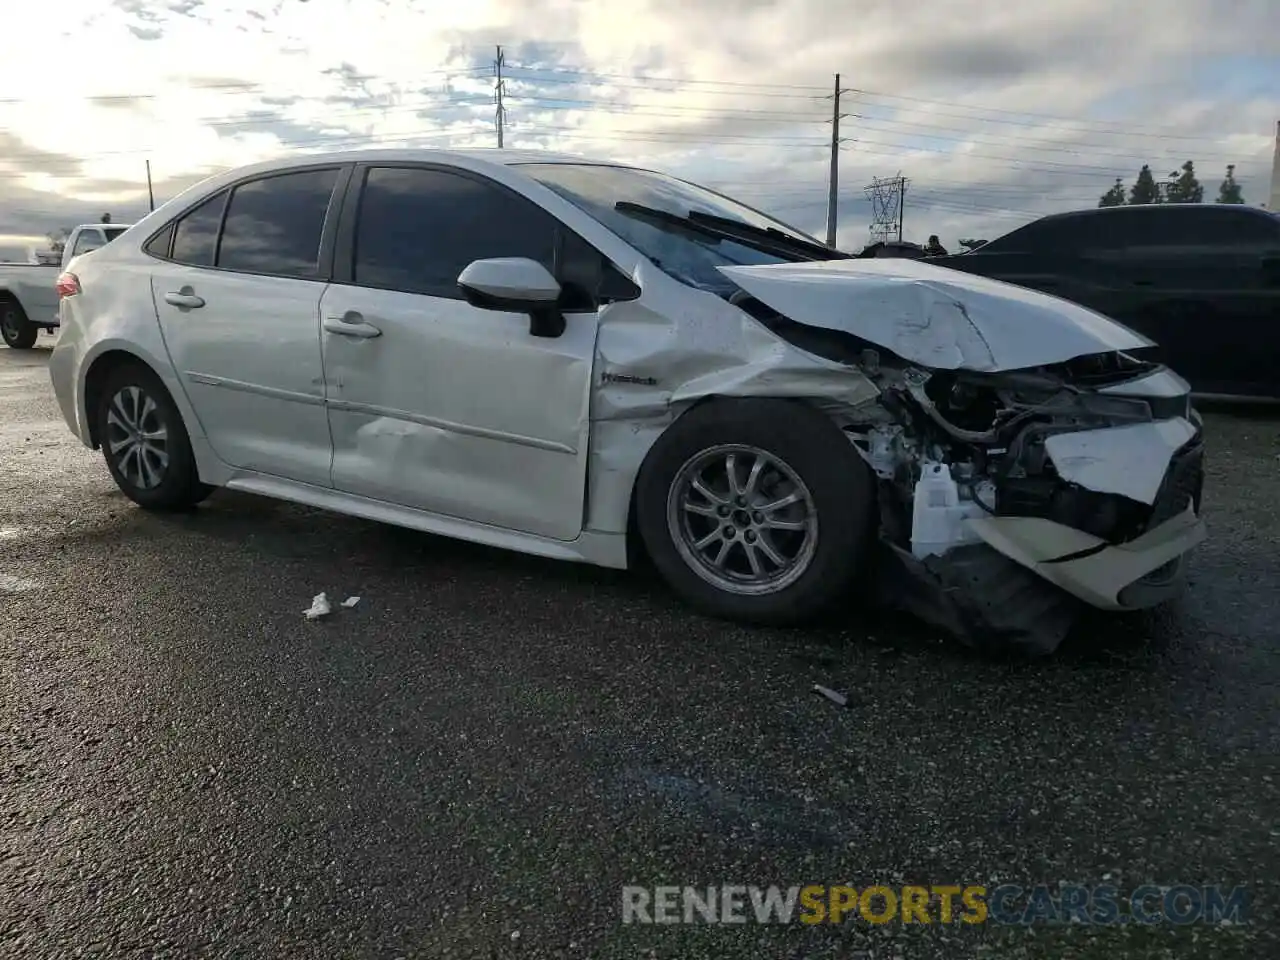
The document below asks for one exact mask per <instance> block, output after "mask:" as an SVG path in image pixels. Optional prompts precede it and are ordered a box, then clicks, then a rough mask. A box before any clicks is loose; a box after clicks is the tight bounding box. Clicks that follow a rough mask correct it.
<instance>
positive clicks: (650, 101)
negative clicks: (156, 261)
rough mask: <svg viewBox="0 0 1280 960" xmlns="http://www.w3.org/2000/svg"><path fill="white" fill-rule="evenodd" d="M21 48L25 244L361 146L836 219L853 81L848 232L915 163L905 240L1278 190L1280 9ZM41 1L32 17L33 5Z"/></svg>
mask: <svg viewBox="0 0 1280 960" xmlns="http://www.w3.org/2000/svg"><path fill="white" fill-rule="evenodd" d="M14 7H15V9H14V10H12V11H10V12H9V13H8V14H7V15H6V17H5V21H4V35H5V44H4V48H5V53H4V56H3V57H0V178H3V179H4V181H5V189H4V190H2V191H0V242H6V241H14V240H17V239H19V238H28V237H41V236H43V235H44V234H46V233H47V232H48V231H50V230H53V229H56V228H59V227H66V226H70V225H72V224H74V223H77V222H82V221H86V220H97V219H98V217H99V216H100V215H101V213H103V212H110V213H111V214H112V216H113V218H114V219H115V220H116V221H117V222H126V221H128V220H132V219H134V218H136V217H138V216H139V215H140V214H141V213H143V212H145V210H146V209H147V190H146V162H147V161H148V160H150V163H151V169H152V174H153V178H154V187H155V198H156V202H157V203H160V202H162V201H164V200H166V199H168V198H169V197H170V196H172V195H173V194H175V193H176V192H177V191H178V190H180V189H181V188H183V187H185V186H187V185H188V184H190V183H192V182H193V181H195V180H197V179H200V178H201V177H203V176H206V175H208V174H209V173H212V172H214V171H217V170H219V169H223V168H226V167H228V166H234V165H237V164H241V163H246V162H250V161H253V160H258V159H262V158H264V157H268V156H273V155H279V154H283V153H288V152H297V151H314V150H323V149H326V148H344V149H346V148H351V147H358V146H363V145H371V146H374V145H380V146H386V145H417V146H432V147H442V146H450V145H452V146H468V147H473V146H491V145H493V144H494V143H495V139H496V138H495V130H494V105H493V94H494V76H493V74H494V69H493V61H494V54H495V45H497V44H502V45H503V49H504V51H505V57H506V67H505V74H506V77H507V80H506V94H507V95H506V106H507V117H506V120H507V124H506V144H507V146H509V147H536V148H548V149H553V150H559V151H564V152H571V153H577V154H583V155H589V156H595V157H602V158H611V159H620V160H625V161H629V162H635V163H639V164H643V165H648V166H656V167H659V168H661V169H665V170H669V171H672V172H675V173H677V174H679V175H681V176H685V177H688V178H690V179H695V180H700V181H702V182H706V183H708V184H710V185H713V186H716V187H718V188H719V189H722V190H724V191H725V192H728V193H731V194H734V195H737V196H740V197H741V198H742V199H744V200H746V201H748V202H750V203H752V204H753V205H756V206H761V207H763V208H765V209H767V210H769V211H770V212H774V213H776V214H777V215H779V216H780V217H782V218H783V219H786V220H788V221H790V222H793V223H795V224H796V225H798V226H801V227H804V228H806V229H808V230H810V231H811V232H814V233H815V234H817V235H818V236H820V237H821V236H823V235H824V229H825V227H824V224H825V216H826V183H827V170H828V164H829V152H828V151H829V140H830V136H831V126H830V115H831V110H832V101H831V99H830V95H831V92H832V87H833V84H834V74H835V73H836V72H837V71H839V72H840V74H841V85H842V87H843V88H844V89H845V92H844V94H843V98H842V112H844V113H846V114H848V115H847V116H846V117H845V118H844V119H843V120H842V121H841V125H840V134H841V137H842V139H843V140H844V142H843V144H842V145H841V152H840V194H839V195H840V211H839V227H840V231H839V239H840V244H841V246H843V247H845V248H847V249H858V248H860V247H861V246H862V245H863V244H864V243H865V242H866V241H867V239H868V228H869V225H870V223H871V221H872V211H873V208H872V203H871V202H870V201H869V200H868V197H867V192H866V189H865V187H866V185H867V184H868V183H869V182H870V181H871V180H872V178H874V177H893V176H896V175H897V174H899V173H901V174H902V176H904V177H907V178H908V179H909V183H908V185H907V191H906V204H905V210H904V236H905V238H906V239H908V240H915V241H918V242H920V241H923V240H924V239H925V238H926V237H927V236H928V235H929V234H930V233H937V234H939V235H940V236H941V237H942V239H943V242H944V243H946V244H948V245H951V246H954V244H955V242H956V241H957V240H958V239H959V238H960V237H985V238H988V239H990V238H992V237H994V236H998V235H999V234H1001V233H1005V232H1007V231H1008V230H1010V229H1012V228H1014V227H1016V226H1018V225H1020V224H1021V223H1024V222H1026V221H1027V220H1030V219H1033V218H1034V217H1036V216H1038V215H1040V214H1043V213H1047V212H1052V211H1056V210H1064V209H1070V208H1073V207H1082V206H1094V205H1095V204H1096V202H1097V198H1098V196H1099V195H1100V194H1101V193H1103V192H1104V191H1105V190H1106V189H1107V188H1108V187H1109V186H1110V185H1111V184H1112V183H1113V182H1114V180H1115V178H1116V177H1124V178H1125V181H1126V184H1128V183H1129V182H1131V181H1132V179H1133V176H1134V174H1135V173H1136V172H1137V170H1138V168H1139V167H1140V166H1141V165H1142V164H1143V163H1150V164H1151V166H1152V169H1153V171H1155V172H1156V174H1157V176H1164V175H1166V174H1168V173H1169V171H1172V170H1173V169H1174V168H1175V167H1177V166H1179V165H1180V164H1181V163H1182V162H1183V161H1185V160H1194V161H1195V163H1196V169H1197V171H1198V172H1199V174H1200V177H1201V179H1202V181H1203V182H1204V183H1205V185H1206V193H1207V194H1208V195H1209V196H1210V197H1212V196H1214V195H1216V192H1217V185H1218V183H1219V182H1220V181H1221V179H1222V175H1223V171H1224V169H1225V167H1226V165H1227V164H1229V163H1234V164H1235V165H1236V175H1237V178H1238V180H1240V181H1241V182H1242V184H1243V186H1244V193H1245V198H1246V200H1247V201H1249V202H1251V203H1260V202H1263V201H1265V200H1266V199H1267V198H1266V195H1265V194H1266V192H1267V189H1268V181H1269V177H1270V167H1271V155H1272V148H1273V143H1274V135H1275V129H1276V121H1277V120H1278V119H1280V68H1277V66H1276V64H1277V63H1280V3H1278V2H1277V0H1178V2H1176V3H1160V4H1156V3H1152V2H1148V0H1129V2H1127V3H1116V2H1114V0H1039V2H1035V3H1026V4H1011V3H1005V2H1002V0H930V2H927V3H903V2H900V0H859V2H856V3H854V2H840V0H734V2H732V3H731V2H729V0H533V2H518V0H465V2H458V0H59V2H57V3H39V2H34V0H26V2H23V3H22V4H20V5H19V4H15V5H14ZM19 7H20V11H19Z"/></svg>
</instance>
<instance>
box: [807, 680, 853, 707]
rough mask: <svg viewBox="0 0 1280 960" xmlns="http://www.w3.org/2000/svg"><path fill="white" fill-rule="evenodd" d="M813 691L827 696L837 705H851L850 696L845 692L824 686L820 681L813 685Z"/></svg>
mask: <svg viewBox="0 0 1280 960" xmlns="http://www.w3.org/2000/svg"><path fill="white" fill-rule="evenodd" d="M813 692H814V693H818V694H821V695H822V696H824V697H826V698H827V699H828V700H830V701H831V702H832V703H834V704H835V705H836V706H837V707H847V706H848V705H849V698H848V697H846V696H845V695H844V694H843V693H837V692H836V691H835V690H832V689H831V688H830V687H824V686H823V685H822V684H820V683H815V684H814V685H813Z"/></svg>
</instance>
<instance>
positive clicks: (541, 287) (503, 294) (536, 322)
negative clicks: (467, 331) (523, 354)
mask: <svg viewBox="0 0 1280 960" xmlns="http://www.w3.org/2000/svg"><path fill="white" fill-rule="evenodd" d="M458 288H459V289H460V290H461V291H462V295H463V297H465V298H466V301H467V303H469V304H471V305H472V306H473V307H479V308H480V309H481V310H501V311H505V312H513V313H527V314H528V315H529V333H530V334H531V335H532V336H535V337H558V336H560V335H561V334H562V333H564V314H563V313H561V312H560V307H559V302H560V284H559V283H558V282H557V281H556V278H555V277H553V276H552V275H551V271H549V270H548V269H547V268H546V267H544V266H543V265H542V264H540V263H538V262H537V261H536V260H529V259H528V258H526V257H495V258H493V259H489V260H476V261H473V262H472V263H470V264H468V265H467V268H466V269H465V270H463V271H462V273H460V274H458Z"/></svg>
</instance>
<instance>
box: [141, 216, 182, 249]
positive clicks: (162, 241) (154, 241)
mask: <svg viewBox="0 0 1280 960" xmlns="http://www.w3.org/2000/svg"><path fill="white" fill-rule="evenodd" d="M175 226H176V224H173V223H171V224H169V225H168V226H167V227H165V228H164V229H163V230H161V231H160V232H159V233H157V234H156V235H155V236H154V237H152V238H151V239H150V240H148V241H147V245H146V246H145V247H143V249H144V250H146V251H147V253H149V254H151V255H152V256H153V257H168V256H169V244H171V243H172V242H173V229H174V227H175Z"/></svg>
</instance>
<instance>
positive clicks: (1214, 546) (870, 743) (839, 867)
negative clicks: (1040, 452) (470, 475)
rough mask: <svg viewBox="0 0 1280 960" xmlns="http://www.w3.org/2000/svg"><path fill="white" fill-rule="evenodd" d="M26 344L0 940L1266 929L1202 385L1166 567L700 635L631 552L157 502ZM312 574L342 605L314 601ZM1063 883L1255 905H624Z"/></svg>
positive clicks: (1236, 543)
mask: <svg viewBox="0 0 1280 960" xmlns="http://www.w3.org/2000/svg"><path fill="white" fill-rule="evenodd" d="M42 341H45V338H42ZM45 342H46V343H47V341H45ZM47 358H48V349H47V346H45V347H44V348H42V349H37V350H35V351H31V352H26V353H22V352H16V351H9V350H6V349H3V348H0V477H2V478H3V491H4V494H3V497H2V498H0V956H4V957H15V958H17V957H21V958H32V960H35V958H46V957H47V958H58V960H63V958H67V957H73V956H82V955H83V956H89V955H95V956H104V957H125V956H128V957H134V956H137V957H142V956H148V957H150V956H172V957H197V956H198V957H212V956H218V957H222V956H226V957H232V956H234V957H379V958H381V957H387V958H392V957H424V958H427V957H431V958H434V957H509V956H510V957H599V958H622V957H639V958H646V957H672V958H695V957H715V958H737V957H743V958H746V957H751V958H757V957H759V958H768V957H788V958H801V957H815V958H818V957H850V958H852V957H868V958H895V957H903V958H916V957H925V958H932V957H938V958H947V960H952V958H959V960H964V958H967V957H975V958H976V957H993V958H1004V957H1012V958H1018V957H1026V958H1044V960H1050V958H1051V960H1064V958H1084V957H1090V958H1092V957H1097V958H1114V957H1152V958H1154V957H1179V958H1182V957H1241V958H1251V960H1252V958H1261V957H1265V956H1280V933H1278V928H1277V926H1276V924H1277V921H1278V920H1280V915H1278V911H1277V908H1276V898H1277V895H1278V894H1280V853H1278V847H1277V844H1278V842H1280V762H1277V757H1278V755H1280V751H1278V749H1277V748H1278V746H1280V736H1278V735H1277V721H1278V719H1280V649H1278V644H1277V641H1278V640H1280V591H1278V590H1277V586H1278V585H1280V507H1278V506H1277V504H1278V503H1280V419H1277V418H1275V417H1272V418H1268V417H1267V416H1265V415H1258V414H1247V413H1239V412H1214V413H1210V414H1209V415H1208V416H1207V418H1206V420H1207V431H1208V445H1209V453H1210V461H1209V467H1208V469H1209V480H1208V486H1207V491H1206V510H1207V514H1208V518H1209V522H1210V527H1211V529H1210V539H1209V540H1208V541H1207V542H1206V543H1205V544H1204V545H1203V546H1202V547H1201V548H1199V550H1198V551H1197V554H1196V556H1195V561H1194V565H1193V569H1192V574H1191V584H1190V588H1189V591H1188V593H1187V595H1186V596H1185V597H1184V598H1182V599H1180V600H1178V601H1175V602H1174V603H1173V604H1172V605H1171V606H1170V607H1168V608H1166V609H1161V610H1159V611H1156V612H1153V613H1151V614H1145V615H1140V616H1137V617H1130V618H1121V619H1108V618H1104V617H1098V618H1091V619H1090V620H1089V621H1088V622H1087V623H1085V624H1084V625H1083V626H1082V627H1081V628H1080V629H1079V630H1078V631H1077V632H1076V633H1075V634H1074V635H1073V636H1072V637H1071V638H1070V639H1069V640H1068V641H1067V643H1066V645H1065V646H1064V647H1063V648H1062V649H1061V651H1060V652H1059V654H1058V655H1057V656H1056V657H1054V658H1053V659H1052V660H1050V661H1047V662H1039V663H1024V662H1017V661H1006V660H995V659H989V658H987V659H984V658H979V657H976V656H974V655H971V654H969V653H967V652H966V651H964V650H963V649H960V648H958V647H956V646H955V645H953V644H951V643H948V642H946V641H943V640H941V639H939V638H938V637H937V635H936V634H935V633H933V632H932V631H930V630H928V629H927V628H924V627H921V626H918V625H916V624H914V623H913V622H911V621H910V620H907V619H903V618H900V617H894V616H889V615H885V614H877V613H875V612H873V611H865V610H859V609H850V610H848V611H847V615H842V616H841V617H839V618H837V619H836V620H834V621H833V622H832V623H831V624H829V625H825V626H823V627H821V628H819V629H808V630H803V631H777V630H753V629H744V628H738V627H734V626H728V625H725V624H723V623H718V622H715V621H710V620H706V619H703V618H700V617H697V616H693V615H691V614H690V613H689V612H687V611H686V610H685V609H683V608H682V607H681V606H680V605H679V604H678V603H677V602H676V601H675V600H674V599H672V598H671V597H670V596H669V595H668V594H667V593H666V591H665V590H664V589H663V588H662V586H661V585H660V584H658V583H655V582H654V581H653V580H652V579H651V578H647V577H644V576H637V575H632V574H625V573H618V572H609V571H601V570H595V569H592V568H588V567H582V566H576V565H569V564H559V563H553V562H546V561H541V560H535V559H531V558H526V557H521V556H518V555H514V554H507V553H502V552H500V551H496V550H490V549H486V548H480V547H476V546H471V545H467V544H462V543H457V542H453V541H448V540H444V539H440V538H435V537H430V536H426V535H423V534H418V533H413V532H409V531H404V530H399V529H395V528H391V527H387V526H380V525H377V524H373V523H368V522H364V521H358V520H353V519H348V518H344V517H340V516H335V515H331V514H327V513H324V512H321V511H317V510H310V509H304V508H300V507H297V506H292V505H287V504H282V503H276V502H272V501H268V500H262V499H257V498H253V497H249V496H245V495H238V494H230V493H226V492H218V493H215V494H214V496H213V497H212V498H210V499H209V500H208V501H207V502H206V503H205V504H204V505H202V506H201V507H200V508H199V509H198V510H197V511H195V512H194V513H192V514H189V515H184V516H176V517H174V516H169V517H163V516H152V515H148V514H145V513H143V512H142V511H140V510H139V509H137V508H135V507H134V506H133V505H132V504H130V503H129V502H128V501H127V500H125V498H124V497H123V496H122V495H120V494H119V493H118V492H117V491H116V489H115V487H114V485H113V484H112V482H111V479H110V477H109V475H108V473H107V471H106V468H105V467H104V466H103V464H102V461H101V457H100V455H99V454H97V453H95V452H91V451H88V450H86V449H84V448H83V447H81V446H80V445H79V444H78V442H77V441H75V440H74V439H73V437H72V436H71V434H70V433H69V431H68V429H67V427H66V426H65V424H64V423H63V422H62V420H61V418H60V416H59V414H58V412H57V409H56V406H55V403H54V400H53V396H52V392H51V389H50V387H49V382H48V376H47V373H46V370H45V363H46V361H47ZM320 591H326V592H327V593H328V595H329V597H330V598H331V599H332V600H333V601H334V602H335V607H336V603H337V601H340V600H342V599H344V598H346V597H348V596H359V597H360V601H359V603H358V604H357V605H356V606H355V607H354V608H351V609H344V608H337V609H335V612H334V613H333V614H332V615H331V616H329V617H327V618H324V619H320V620H314V621H308V620H306V619H305V618H304V617H303V610H304V609H306V608H307V607H308V605H309V604H310V602H311V598H312V596H313V595H314V594H316V593H318V592H320ZM815 683H820V684H823V685H826V686H828V687H831V688H833V689H835V690H838V691H840V692H842V693H844V694H845V695H847V697H848V704H847V706H845V707H843V708H842V707H840V706H837V705H836V704H834V703H832V702H831V701H829V700H827V699H825V698H823V697H821V696H818V695H816V694H815V693H814V692H813V691H812V687H813V685H814V684H815ZM1059 882H1074V883H1079V884H1086V885H1096V884H1103V883H1109V884H1114V885H1115V886H1117V887H1118V888H1119V889H1120V890H1122V891H1128V890H1132V889H1134V888H1136V887H1139V886H1141V885H1143V884H1148V883H1150V884H1159V885H1166V886H1167V885H1173V884H1190V885H1194V886H1197V887H1199V886H1204V885H1214V884H1217V885H1221V886H1222V887H1224V888H1231V887H1234V886H1236V885H1241V886H1244V887H1246V888H1247V889H1248V891H1249V893H1250V901H1249V907H1248V912H1247V916H1246V917H1244V919H1243V922H1237V923H1234V924H1230V925H1217V926H1209V925H1190V926H1178V925H1174V924H1170V923H1161V924H1156V925H1153V926H1146V925H1138V924H1128V925H1114V926H1099V925H1081V924H1071V925H1066V926H1046V925H1036V926H1033V927H1032V928H1030V929H1027V928H1023V927H1016V926H1003V925H999V924H995V923H991V922H988V923H986V924H978V925H965V924H959V923H953V924H939V923H933V924H929V925H922V924H909V925H908V924H901V923H896V922H895V923H889V924H884V925H876V924H871V923H868V922H865V921H864V920H863V919H861V918H857V917H855V919H854V920H853V921H850V922H848V923H846V924H843V925H840V926H832V925H829V924H819V925H814V926H808V925H804V924H791V925H777V924H772V925H760V924H757V923H746V924H737V925H708V924H691V925H684V924H675V925H661V926H654V925H645V924H626V925H624V924H623V923H622V922H621V909H620V904H621V896H622V893H621V891H622V888H623V886H624V885H627V884H636V885H642V886H647V887H653V886H656V885H676V886H685V885H690V886H696V887H706V886H707V885H725V884H742V885H760V886H766V885H769V884H778V885H781V886H784V887H786V886H792V885H800V886H803V885H806V884H823V883H832V884H841V883H847V884H852V885H854V886H856V887H858V888H862V887H865V886H867V885H871V884H884V885H887V886H889V887H891V888H896V887H901V886H902V885H903V884H907V883H921V884H924V885H926V886H930V885H939V884H955V885H959V886H965V885H970V884H976V885H983V886H986V887H987V888H988V889H991V888H994V887H996V886H997V885H999V884H1004V883H1015V884H1021V885H1025V886H1030V885H1033V884H1051V885H1057V884H1058V883H1059Z"/></svg>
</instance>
